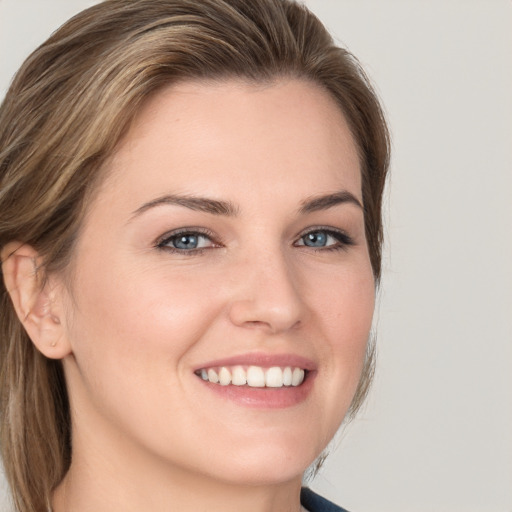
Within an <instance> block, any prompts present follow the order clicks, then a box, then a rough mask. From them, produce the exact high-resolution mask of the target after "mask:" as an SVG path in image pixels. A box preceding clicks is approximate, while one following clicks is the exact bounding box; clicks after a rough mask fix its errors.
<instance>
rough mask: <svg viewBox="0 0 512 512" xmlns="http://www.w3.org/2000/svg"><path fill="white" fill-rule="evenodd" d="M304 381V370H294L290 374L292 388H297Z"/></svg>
mask: <svg viewBox="0 0 512 512" xmlns="http://www.w3.org/2000/svg"><path fill="white" fill-rule="evenodd" d="M303 380H304V370H302V369H301V368H294V369H293V373H292V386H299V385H300V384H302V381H303Z"/></svg>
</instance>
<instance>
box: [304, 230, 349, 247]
mask: <svg viewBox="0 0 512 512" xmlns="http://www.w3.org/2000/svg"><path fill="white" fill-rule="evenodd" d="M296 245H299V246H305V247H311V248H313V249H322V248H325V249H345V248H346V247H347V246H349V245H354V242H353V240H352V238H350V237H349V236H348V235H347V234H346V233H343V232H342V231H336V230H333V229H316V230H313V231H310V232H309V233H306V234H305V235H302V236H301V237H300V239H299V240H298V242H297V243H296Z"/></svg>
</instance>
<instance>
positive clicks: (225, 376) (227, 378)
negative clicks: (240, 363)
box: [219, 367, 231, 386]
mask: <svg viewBox="0 0 512 512" xmlns="http://www.w3.org/2000/svg"><path fill="white" fill-rule="evenodd" d="M219 384H220V385H221V386H227V385H228V384H231V372H230V371H229V370H228V369H227V368H224V367H222V368H221V369H220V372H219Z"/></svg>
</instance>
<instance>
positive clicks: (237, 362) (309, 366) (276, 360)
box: [195, 353, 316, 372]
mask: <svg viewBox="0 0 512 512" xmlns="http://www.w3.org/2000/svg"><path fill="white" fill-rule="evenodd" d="M218 366H261V367H263V368H271V367H272V366H281V367H285V366H291V367H294V368H295V367H297V368H302V369H304V370H308V371H310V372H311V371H313V370H316V365H315V363H313V361H311V360H310V359H306V358H305V357H302V356H298V355H295V354H263V353H253V354H241V355H238V356H232V357H227V358H224V359H216V360H215V361H208V362H206V363H204V364H203V365H201V366H198V367H197V368H196V369H195V371H197V370H201V369H203V368H215V367H218Z"/></svg>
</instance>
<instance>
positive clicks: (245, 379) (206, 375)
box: [196, 366, 305, 388]
mask: <svg viewBox="0 0 512 512" xmlns="http://www.w3.org/2000/svg"><path fill="white" fill-rule="evenodd" d="M196 373H197V375H198V376H199V377H201V378H202V379H203V380H205V381H208V382H212V383H214V384H220V385H221V386H229V385H230V384H232V385H234V386H245V385H247V386H248V387H252V388H263V387H267V388H282V387H283V386H287V387H289V386H295V387H296V386H300V385H301V384H302V383H303V382H304V377H305V371H304V370H303V369H302V368H292V367H290V366H285V367H284V368H281V367H279V366H272V367H271V368H267V369H265V368H262V367H261V366H249V367H248V368H247V370H246V369H245V368H244V367H243V366H233V367H226V366H222V367H220V368H208V369H206V368H203V369H201V370H200V371H197V372H196Z"/></svg>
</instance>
